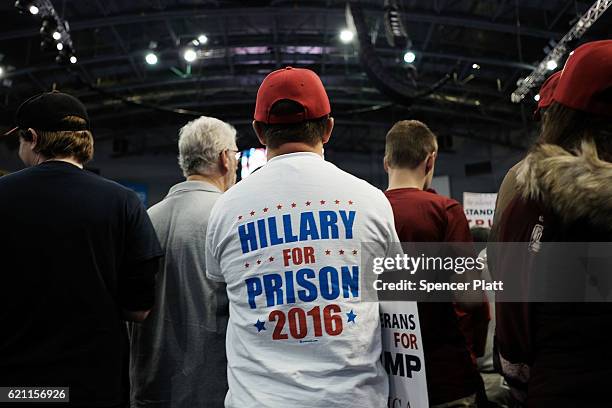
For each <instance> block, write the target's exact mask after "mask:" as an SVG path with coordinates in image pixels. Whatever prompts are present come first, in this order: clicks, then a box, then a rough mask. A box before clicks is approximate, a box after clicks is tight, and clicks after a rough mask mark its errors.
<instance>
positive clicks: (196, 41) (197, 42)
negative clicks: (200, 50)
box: [191, 40, 200, 47]
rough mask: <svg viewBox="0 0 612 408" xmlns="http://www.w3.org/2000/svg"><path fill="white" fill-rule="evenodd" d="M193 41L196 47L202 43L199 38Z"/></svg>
mask: <svg viewBox="0 0 612 408" xmlns="http://www.w3.org/2000/svg"><path fill="white" fill-rule="evenodd" d="M191 43H192V44H193V45H195V46H196V47H197V46H198V45H200V42H199V41H198V40H193V41H192V42H191Z"/></svg>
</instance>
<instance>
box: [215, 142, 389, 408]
mask: <svg viewBox="0 0 612 408" xmlns="http://www.w3.org/2000/svg"><path fill="white" fill-rule="evenodd" d="M398 241H399V239H398V238H397V234H396V232H395V227H394V221H393V212H392V210H391V205H390V204H389V202H388V201H387V198H386V197H385V196H384V194H383V193H382V192H381V191H380V190H378V189H376V188H375V187H373V186H371V185H370V184H368V183H367V182H365V181H363V180H361V179H358V178H356V177H354V176H352V175H350V174H348V173H346V172H344V171H342V170H340V169H338V168H337V167H336V166H334V165H333V164H331V163H329V162H326V161H324V160H323V159H322V158H321V157H320V156H319V155H317V154H314V153H306V152H302V153H291V154H285V155H281V156H277V157H275V158H273V159H271V160H270V161H269V162H268V163H267V164H266V165H265V166H264V167H262V168H261V169H260V170H259V171H258V172H256V173H254V174H253V175H251V176H249V178H247V179H245V180H243V181H241V182H240V183H238V184H236V186H234V187H232V188H231V189H229V190H228V191H227V192H226V193H225V194H223V196H222V197H221V198H220V199H219V200H218V201H217V202H216V204H215V206H214V208H213V210H212V213H211V216H210V220H209V223H208V231H207V236H206V269H207V270H206V273H207V276H208V277H209V278H211V279H214V280H217V281H223V282H226V283H227V292H228V297H229V301H230V319H229V325H228V330H227V342H226V344H227V359H228V383H229V392H228V394H227V397H226V399H225V406H226V407H241V408H247V407H279V408H280V407H282V408H287V407H300V408H308V407H313V408H314V407H316V408H321V407H324V408H330V407H364V408H365V407H368V408H383V407H386V405H387V395H388V380H387V375H386V373H385V371H384V368H383V367H382V365H381V363H380V360H379V358H380V354H381V334H380V324H379V323H380V322H379V307H378V303H377V302H371V301H361V295H362V294H363V293H362V292H363V289H364V288H362V285H363V284H364V278H363V276H360V271H359V269H360V268H361V258H360V251H361V243H373V244H376V245H377V246H380V248H381V249H382V250H383V251H387V250H388V248H389V244H388V243H390V242H398ZM361 272H362V273H366V272H364V271H361Z"/></svg>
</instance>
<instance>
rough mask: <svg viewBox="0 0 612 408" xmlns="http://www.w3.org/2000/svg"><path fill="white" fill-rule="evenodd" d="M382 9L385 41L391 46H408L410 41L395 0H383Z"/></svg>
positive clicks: (404, 47)
mask: <svg viewBox="0 0 612 408" xmlns="http://www.w3.org/2000/svg"><path fill="white" fill-rule="evenodd" d="M383 10H384V22H385V36H386V37H387V43H389V45H390V46H391V47H397V48H402V49H406V48H410V47H411V46H412V41H410V38H409V37H408V33H407V32H406V28H405V27H404V23H403V22H402V15H401V11H400V7H399V5H398V4H397V0H385V4H384V6H383Z"/></svg>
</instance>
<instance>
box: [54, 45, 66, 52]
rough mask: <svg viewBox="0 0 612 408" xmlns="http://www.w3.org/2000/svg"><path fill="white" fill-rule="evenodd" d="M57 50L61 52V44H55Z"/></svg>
mask: <svg viewBox="0 0 612 408" xmlns="http://www.w3.org/2000/svg"><path fill="white" fill-rule="evenodd" d="M55 47H56V48H57V50H58V51H61V50H63V49H64V44H62V43H57V45H56V46H55Z"/></svg>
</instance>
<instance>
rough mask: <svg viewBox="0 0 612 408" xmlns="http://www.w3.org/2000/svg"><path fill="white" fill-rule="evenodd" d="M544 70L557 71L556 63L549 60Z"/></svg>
mask: <svg viewBox="0 0 612 408" xmlns="http://www.w3.org/2000/svg"><path fill="white" fill-rule="evenodd" d="M546 69H547V70H549V71H554V70H555V69H557V61H555V60H549V61H548V62H547V63H546Z"/></svg>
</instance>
